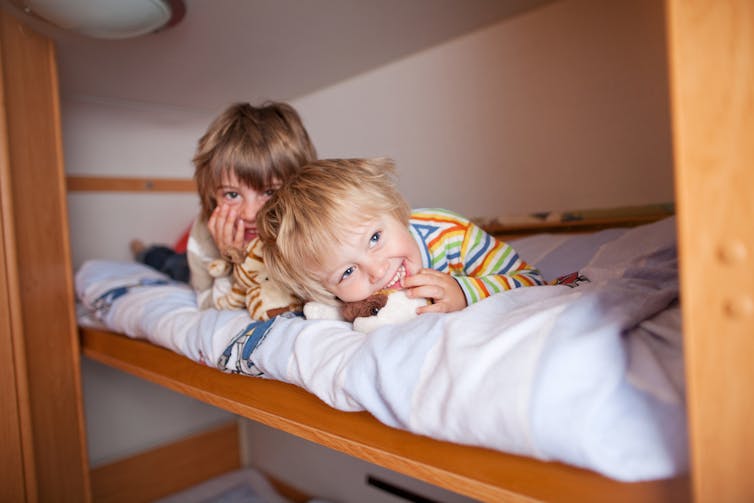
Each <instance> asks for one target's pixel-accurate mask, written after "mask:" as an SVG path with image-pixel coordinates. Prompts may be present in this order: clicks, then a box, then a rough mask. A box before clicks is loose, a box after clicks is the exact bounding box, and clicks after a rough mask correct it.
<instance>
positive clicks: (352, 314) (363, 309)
mask: <svg viewBox="0 0 754 503" xmlns="http://www.w3.org/2000/svg"><path fill="white" fill-rule="evenodd" d="M385 304H387V294H385V293H376V294H374V295H371V296H369V297H367V298H366V299H364V300H359V301H356V302H346V303H344V304H343V309H342V310H341V312H342V313H343V318H344V319H345V320H346V321H350V322H352V323H353V320H355V319H356V318H366V317H367V316H377V314H378V313H379V312H380V309H382V308H383V307H385Z"/></svg>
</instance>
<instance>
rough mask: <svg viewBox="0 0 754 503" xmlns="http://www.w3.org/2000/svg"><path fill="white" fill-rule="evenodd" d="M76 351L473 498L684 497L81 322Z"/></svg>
mask: <svg viewBox="0 0 754 503" xmlns="http://www.w3.org/2000/svg"><path fill="white" fill-rule="evenodd" d="M81 333H82V345H83V348H84V353H85V354H86V355H87V356H89V357H90V358H92V359H94V360H97V361H99V362H102V363H104V364H106V365H110V366H112V367H115V368H118V369H121V370H124V371H126V372H130V373H132V374H134V375H136V376H138V377H141V378H144V379H147V380H150V381H152V382H155V383H157V384H159V385H162V386H165V387H167V388H170V389H173V390H176V391H179V392H181V393H184V394H186V395H188V396H191V397H193V398H197V399H199V400H202V401H204V402H207V403H209V404H211V405H215V406H217V407H221V408H223V409H225V410H228V411H230V412H233V413H235V414H239V415H241V416H244V417H247V418H249V419H252V420H255V421H259V422H261V423H264V424H266V425H269V426H271V427H273V428H278V429H280V430H283V431H286V432H288V433H292V434H294V435H297V436H299V437H302V438H305V439H307V440H311V441H313V442H316V443H319V444H321V445H324V446H327V447H330V448H333V449H335V450H338V451H341V452H344V453H346V454H350V455H352V456H355V457H357V458H360V459H364V460H366V461H369V462H372V463H375V464H377V465H380V466H383V467H386V468H388V469H391V470H395V471H397V472H400V473H404V474H406V475H409V476H411V477H414V478H417V479H420V480H423V481H426V482H429V483H431V484H435V485H437V486H440V487H444V488H447V489H449V490H452V491H455V492H458V493H461V494H465V495H468V496H471V497H473V498H476V499H479V500H482V501H496V502H499V501H529V500H532V499H533V500H542V501H560V502H567V501H574V502H582V503H585V502H592V501H593V502H604V501H605V497H606V496H605V495H610V497H609V500H610V501H611V502H622V501H625V502H629V501H630V502H635V501H641V502H652V501H657V502H672V501H687V500H688V487H687V481H686V480H685V479H684V478H678V479H673V480H666V481H655V482H647V483H635V484H622V483H619V482H615V481H613V480H610V479H607V478H605V477H602V476H600V475H597V474H595V473H592V472H589V471H586V470H580V469H578V468H574V467H570V466H566V465H563V464H560V463H543V462H539V461H536V460H533V459H529V458H525V457H519V456H513V455H508V454H504V453H501V452H497V451H492V450H488V449H481V448H475V447H467V446H460V445H455V444H450V443H447V442H441V441H437V440H433V439H430V438H427V437H421V436H417V435H413V434H411V433H408V432H406V431H402V430H397V429H394V428H390V427H388V426H385V425H384V424H382V423H380V422H379V421H377V420H376V419H375V418H374V417H372V416H371V415H370V414H368V413H366V412H357V413H354V412H350V413H349V412H342V411H338V410H335V409H333V408H331V407H329V406H327V405H326V404H324V403H323V402H322V401H320V400H319V399H318V398H317V397H316V396H314V395H312V394H310V393H308V392H306V391H305V390H303V389H302V388H299V387H296V386H293V385H290V384H286V383H283V382H279V381H273V380H264V379H255V378H250V377H245V376H238V375H229V374H224V373H222V372H219V371H218V370H216V369H213V368H210V367H206V366H203V365H200V364H197V363H194V362H192V361H191V360H189V359H187V358H185V357H183V356H180V355H178V354H176V353H173V352H171V351H169V350H167V349H163V348H160V347H157V346H155V345H153V344H150V343H148V342H145V341H141V340H134V339H129V338H127V337H125V336H123V335H118V334H114V333H111V332H107V331H101V330H95V329H88V328H84V329H81Z"/></svg>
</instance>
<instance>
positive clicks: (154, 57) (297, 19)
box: [3, 0, 552, 111]
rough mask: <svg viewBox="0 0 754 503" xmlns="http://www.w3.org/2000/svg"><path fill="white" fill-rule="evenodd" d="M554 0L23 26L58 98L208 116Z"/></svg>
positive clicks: (206, 1)
mask: <svg viewBox="0 0 754 503" xmlns="http://www.w3.org/2000/svg"><path fill="white" fill-rule="evenodd" d="M551 1H552V0H185V4H186V15H185V17H184V19H183V20H182V21H181V23H179V24H178V25H177V26H175V27H173V28H170V29H168V30H165V31H162V32H158V33H154V34H150V35H146V36H143V37H139V38H134V39H128V40H98V39H91V38H86V37H84V36H81V35H77V34H74V33H69V32H65V31H63V30H60V29H57V28H55V27H52V26H50V25H46V24H44V23H41V22H38V21H35V20H34V19H30V20H29V22H30V24H32V25H33V26H34V27H35V28H36V29H38V30H39V31H42V32H43V33H45V34H47V35H48V36H50V37H52V38H53V39H54V40H55V42H56V47H57V54H58V64H59V73H60V84H61V93H62V95H63V96H64V97H86V98H88V99H92V98H95V99H103V100H115V101H121V100H125V101H130V102H143V103H157V104H162V105H168V106H175V107H181V108H188V109H196V110H211V111H214V110H216V109H218V108H220V107H221V106H224V105H225V104H226V103H227V102H228V101H229V100H230V99H233V100H236V99H238V100H249V101H259V100H263V99H275V100H287V101H290V100H292V99H295V98H297V97H299V96H303V95H306V94H308V93H311V92H313V91H316V90H317V89H320V88H323V87H326V86H328V85H331V84H334V83H336V82H339V81H341V80H344V79H347V78H349V77H351V76H355V75H357V74H359V73H362V72H365V71H367V70H370V69H372V68H376V67H378V66H381V65H384V64H386V63H388V62H390V61H394V60H396V59H398V58H401V57H404V56H406V55H409V54H411V53H414V52H417V51H420V50H422V49H426V48H428V47H431V46H433V45H436V44H439V43H441V42H443V41H446V40H449V39H451V38H455V37H458V36H461V35H463V34H465V33H468V32H471V31H473V30H476V29H479V28H481V27H483V26H486V25H489V24H493V23H496V22H498V21H500V20H502V19H503V18H506V17H509V16H513V15H516V14H520V13H522V12H525V11H527V10H530V9H533V8H536V7H538V6H540V5H542V4H545V3H549V2H551ZM3 6H4V7H5V8H8V9H11V10H13V9H15V7H14V6H13V5H12V4H10V3H9V2H8V1H7V0H4V4H3ZM16 13H18V11H17V9H16ZM19 15H20V14H19Z"/></svg>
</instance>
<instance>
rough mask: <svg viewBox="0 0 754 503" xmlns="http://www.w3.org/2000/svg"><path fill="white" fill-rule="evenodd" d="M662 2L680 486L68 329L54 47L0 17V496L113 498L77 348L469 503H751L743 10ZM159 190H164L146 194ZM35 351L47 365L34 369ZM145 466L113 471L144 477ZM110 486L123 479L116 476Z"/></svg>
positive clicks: (747, 76)
mask: <svg viewBox="0 0 754 503" xmlns="http://www.w3.org/2000/svg"><path fill="white" fill-rule="evenodd" d="M666 5H667V14H668V15H667V20H668V50H669V61H670V69H669V72H670V84H671V85H670V96H671V103H672V126H673V142H674V155H675V159H674V163H675V179H676V210H677V215H678V234H679V244H680V252H679V253H680V263H681V290H682V294H681V295H682V306H683V323H684V344H685V360H686V367H687V371H686V372H687V386H688V388H687V403H688V414H689V423H690V439H689V440H690V445H691V454H692V459H691V472H690V474H689V476H688V477H678V478H676V479H672V480H665V481H656V482H649V483H639V484H623V483H618V482H615V481H612V480H609V479H606V478H604V477H601V476H599V475H596V474H594V473H591V472H588V471H585V470H580V469H576V468H573V467H569V466H565V465H562V464H559V463H543V462H539V461H535V460H532V459H528V458H522V457H517V456H512V455H507V454H504V453H500V452H493V451H489V450H485V449H478V448H471V447H463V446H458V445H452V444H448V443H444V442H439V441H435V440H432V439H429V438H425V437H419V436H416V435H412V434H409V433H407V432H404V431H399V430H395V429H392V428H389V427H387V426H384V425H382V424H381V423H379V422H378V421H376V420H375V419H374V418H372V417H371V416H370V415H368V414H366V413H345V412H340V411H337V410H334V409H331V408H329V407H327V406H326V405H324V404H323V403H322V402H320V401H319V400H318V399H316V398H315V397H314V396H312V395H310V394H308V393H306V392H305V391H303V390H302V389H299V388H297V387H295V386H291V385H288V384H285V383H280V382H273V381H264V380H255V379H249V378H248V377H240V376H234V375H226V374H222V373H220V372H218V371H216V370H213V369H210V368H207V367H203V366H201V365H198V364H195V363H193V362H191V361H189V360H188V359H186V358H183V357H181V356H178V355H176V354H173V353H171V352H169V351H167V350H164V349H161V348H158V347H155V346H153V345H150V344H148V343H145V342H143V341H137V340H131V339H127V338H125V337H123V336H119V335H117V334H112V333H109V332H103V331H98V330H89V329H87V330H82V331H81V332H80V333H79V331H78V329H77V327H76V319H75V313H74V297H73V280H72V270H71V259H70V247H69V236H68V226H67V209H66V178H65V175H64V169H63V157H62V149H61V131H60V118H59V103H58V95H57V74H56V67H55V58H54V56H55V55H54V48H53V46H52V44H51V42H50V41H49V40H47V39H46V38H44V37H41V36H39V35H38V34H35V33H33V32H31V31H30V30H28V29H27V28H26V27H25V26H24V25H23V24H21V23H20V22H19V21H18V20H17V19H16V18H14V17H13V16H11V15H9V14H7V13H5V12H0V66H1V69H2V81H0V95H1V96H2V111H3V113H2V114H0V203H1V204H0V210H1V215H0V217H1V218H0V236H1V239H2V247H0V266H2V267H0V335H1V336H2V338H0V375H1V377H2V378H1V379H0V386H1V387H2V396H3V400H2V401H0V403H2V405H1V406H0V407H2V409H0V423H1V426H2V428H0V432H1V433H0V441H1V442H2V443H3V449H2V454H1V456H2V459H1V461H2V467H3V468H2V470H3V472H2V479H3V484H2V485H1V486H2V487H0V501H37V500H40V501H56V500H59V499H61V495H65V497H64V498H62V499H70V500H72V501H91V500H92V499H94V500H95V501H105V500H108V501H115V500H117V498H116V499H108V497H106V496H105V494H106V492H107V490H108V488H105V489H102V484H103V483H104V484H105V485H107V482H103V481H105V480H106V479H107V476H106V474H107V473H108V471H110V472H112V470H107V468H106V467H105V468H102V469H97V470H94V471H92V472H90V470H89V466H88V460H87V454H86V448H85V445H86V444H85V429H84V420H83V407H82V392H81V378H80V369H79V364H80V354H81V352H82V351H83V353H84V354H86V355H87V356H89V357H91V358H93V359H95V360H97V361H100V362H103V363H105V364H107V365H111V366H113V367H116V368H119V369H122V370H125V371H127V372H131V373H133V374H135V375H137V376H140V377H143V378H145V379H148V380H151V381H153V382H156V383H158V384H160V385H163V386H166V387H168V388H171V389H174V390H177V391H179V392H181V393H184V394H186V395H189V396H192V397H195V398H198V399H200V400H203V401H205V402H207V403H210V404H212V405H215V406H217V407H221V408H223V409H226V410H228V411H231V412H233V413H236V414H238V415H240V416H243V417H247V418H250V419H252V420H255V421H259V422H261V423H264V424H267V425H270V426H272V427H274V428H278V429H281V430H284V431H287V432H289V433H292V434H294V435H298V436H300V437H303V438H306V439H309V440H312V441H315V442H318V443H320V444H322V445H326V446H328V447H331V448H333V449H336V450H338V451H342V452H345V453H347V454H350V455H353V456H356V457H359V458H361V459H365V460H367V461H371V462H373V463H376V464H378V465H381V466H385V467H387V468H390V469H393V470H395V471H398V472H400V473H404V474H407V475H409V476H412V477H415V478H418V479H421V480H425V481H428V482H430V483H433V484H436V485H438V486H441V487H445V488H448V489H451V490H453V491H456V492H458V493H461V494H465V495H468V496H471V497H473V498H477V499H480V500H485V501H528V500H542V501H551V500H557V501H642V502H644V501H688V500H694V501H726V502H728V501H731V502H733V501H754V477H751V475H750V471H751V466H754V428H751V426H750V424H749V423H750V421H751V419H750V418H751V415H752V413H753V412H754V393H752V392H751V391H750V389H749V387H750V385H751V383H752V382H754V366H752V365H751V364H750V362H749V360H750V358H751V355H753V354H754V337H753V335H754V273H753V272H752V271H754V226H753V225H752V221H754V204H753V203H752V202H751V201H752V196H753V195H754V170H752V166H754V147H753V146H752V142H751V132H752V131H754V57H752V55H753V54H754V5H753V4H752V3H751V2H750V1H749V0H725V1H723V0H667V2H666ZM78 182H80V180H79V181H72V182H71V183H72V184H75V183H78ZM94 183H99V182H94ZM126 184H127V185H128V184H135V185H134V186H135V187H138V186H140V184H141V185H143V181H142V182H139V181H127V182H126ZM179 185H181V184H179ZM160 187H170V184H168V185H167V186H165V185H163V182H162V181H160V182H159V183H152V184H151V185H149V186H147V188H148V189H152V190H162V189H160ZM165 190H175V187H173V188H165ZM31 195H33V196H31ZM40 243H44V246H40ZM38 348H44V353H45V354H46V355H53V357H52V358H46V359H45V361H44V362H41V364H40V362H39V361H37V358H38V356H36V355H37V354H38V351H37V350H38ZM166 362H168V363H166ZM231 430H232V428H231ZM231 438H233V437H232V435H231ZM197 441H199V442H201V441H202V440H197ZM140 459H141V458H140ZM150 459H155V458H150ZM131 464H132V465H133V464H134V463H131ZM235 464H236V463H235V462H234V461H232V460H231V461H229V466H233V465H235ZM121 466H123V465H121ZM145 471H146V470H133V471H130V472H129V473H132V474H134V473H138V474H139V476H141V477H144V476H145V475H144V472H145ZM205 476H209V474H206V473H205V474H200V475H197V477H199V478H202V477H205ZM119 483H120V484H122V485H121V486H120V487H133V480H129V479H128V475H126V479H125V482H124V481H123V480H121V481H120V482H119ZM93 488H94V489H93ZM109 489H112V487H110V488H109ZM164 490H165V484H163V487H161V488H159V487H158V488H157V489H156V492H155V491H152V492H150V493H149V495H145V493H142V494H141V496H139V497H137V496H136V495H135V494H127V493H126V494H124V493H121V494H120V497H122V498H124V500H130V501H137V500H138V499H139V498H141V499H144V500H146V499H149V498H153V497H156V495H160V494H159V493H160V491H164ZM117 492H118V491H116V493H117Z"/></svg>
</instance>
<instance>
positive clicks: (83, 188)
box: [66, 175, 196, 193]
mask: <svg viewBox="0 0 754 503" xmlns="http://www.w3.org/2000/svg"><path fill="white" fill-rule="evenodd" d="M66 185H67V187H68V191H69V192H89V191H91V192H101V191H108V192H194V193H195V192H196V184H195V183H194V181H193V180H191V179H186V178H138V177H137V178H125V177H120V178H117V177H102V176H78V175H68V176H67V177H66Z"/></svg>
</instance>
